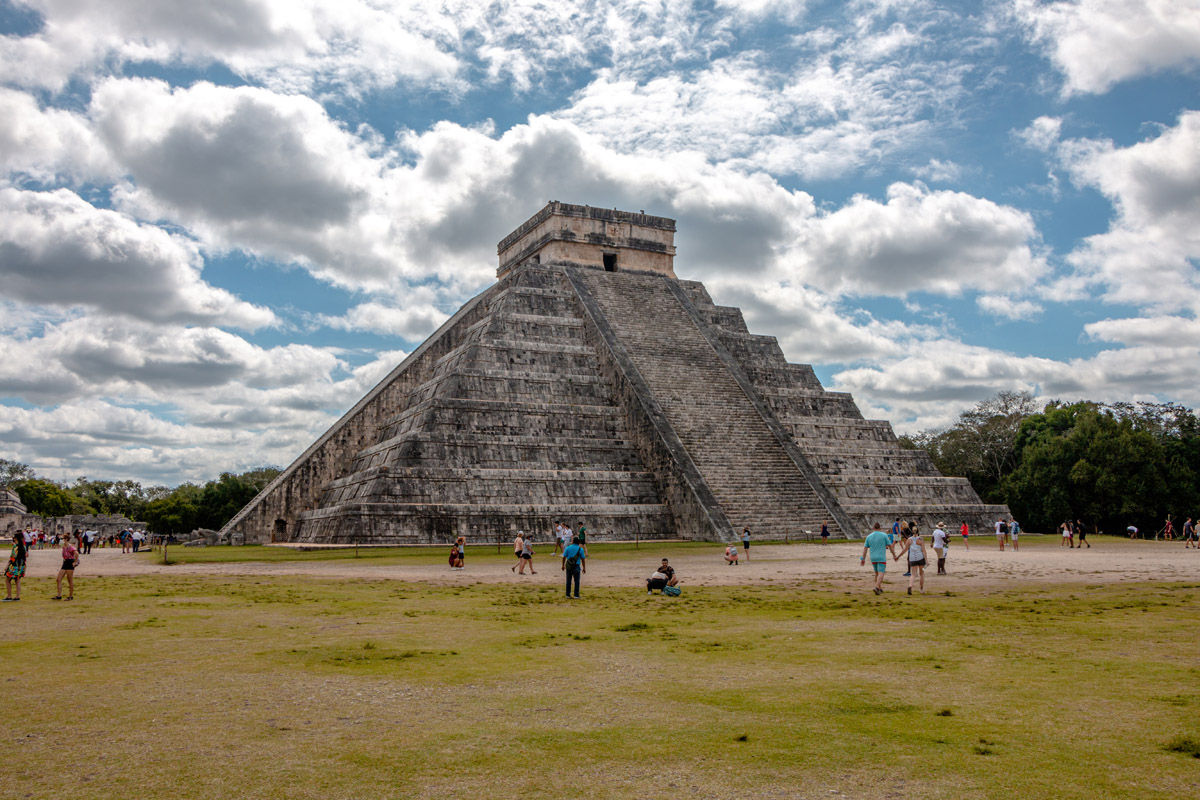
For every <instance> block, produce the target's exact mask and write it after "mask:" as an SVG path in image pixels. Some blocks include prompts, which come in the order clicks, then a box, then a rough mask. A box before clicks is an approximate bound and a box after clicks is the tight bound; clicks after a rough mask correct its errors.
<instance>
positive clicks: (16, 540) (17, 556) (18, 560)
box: [0, 531, 29, 603]
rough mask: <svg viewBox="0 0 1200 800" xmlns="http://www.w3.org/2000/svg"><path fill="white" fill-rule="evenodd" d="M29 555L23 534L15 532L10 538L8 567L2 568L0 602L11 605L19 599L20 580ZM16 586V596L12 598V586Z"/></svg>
mask: <svg viewBox="0 0 1200 800" xmlns="http://www.w3.org/2000/svg"><path fill="white" fill-rule="evenodd" d="M28 555H29V548H28V547H27V546H26V545H25V534H23V533H22V532H21V531H17V532H16V533H14V534H13V537H12V550H11V551H9V554H8V566H7V567H5V568H4V595H5V596H4V600H3V601H0V602H5V603H12V602H16V601H17V600H20V599H21V578H24V577H25V561H26V559H27V558H28ZM14 584H15V586H16V590H17V595H16V597H13V586H14Z"/></svg>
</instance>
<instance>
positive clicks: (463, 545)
mask: <svg viewBox="0 0 1200 800" xmlns="http://www.w3.org/2000/svg"><path fill="white" fill-rule="evenodd" d="M454 549H455V550H457V551H458V564H456V565H455V566H457V567H458V568H459V569H462V568H463V567H464V566H465V565H466V561H467V537H465V536H460V537H458V538H457V539H455V540H454Z"/></svg>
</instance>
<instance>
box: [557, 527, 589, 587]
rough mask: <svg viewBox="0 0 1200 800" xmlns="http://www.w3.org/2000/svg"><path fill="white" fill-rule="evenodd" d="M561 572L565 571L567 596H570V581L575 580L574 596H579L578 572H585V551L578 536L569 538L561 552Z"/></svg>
mask: <svg viewBox="0 0 1200 800" xmlns="http://www.w3.org/2000/svg"><path fill="white" fill-rule="evenodd" d="M562 568H563V572H565V573H567V597H570V596H571V581H574V582H575V597H579V574H580V572H587V551H586V550H584V549H583V547H581V546H580V544H579V537H578V536H574V537H572V538H571V543H570V544H569V545H567V547H566V549H564V550H563V554H562Z"/></svg>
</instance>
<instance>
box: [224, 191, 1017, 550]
mask: <svg viewBox="0 0 1200 800" xmlns="http://www.w3.org/2000/svg"><path fill="white" fill-rule="evenodd" d="M581 226H582V227H581ZM588 226H591V227H588ZM622 226H623V227H622ZM585 228H587V230H584V229H585ZM592 228H594V230H593V229H592ZM673 235H674V222H673V221H672V220H665V219H663V218H658V217H648V216H646V215H641V214H628V213H626V212H616V211H613V212H610V211H608V210H604V209H589V208H588V207H586V206H566V205H564V204H557V203H552V204H551V205H549V206H547V208H546V209H543V210H542V211H541V212H539V214H538V215H535V216H534V217H533V218H532V219H531V220H530V221H528V222H527V223H525V224H524V225H522V226H521V227H520V228H519V229H518V230H517V231H515V232H514V233H513V234H512V235H510V236H509V237H507V238H506V239H505V240H504V241H503V242H501V245H500V248H499V251H500V255H501V269H500V276H501V277H500V280H499V282H498V283H497V284H496V285H494V286H493V287H491V288H490V289H488V290H487V291H485V292H484V293H483V294H481V295H479V296H478V297H476V298H474V299H473V300H471V301H470V302H468V303H467V304H466V305H465V306H464V307H463V308H462V309H461V310H460V311H459V312H458V313H457V314H456V315H455V316H454V317H452V318H451V319H450V320H449V321H448V322H447V323H446V324H445V325H443V326H442V328H441V329H439V330H438V331H437V332H436V333H435V334H434V335H433V336H432V337H430V339H428V340H427V341H426V342H425V343H424V344H422V345H421V347H419V348H418V349H417V350H416V351H414V352H413V354H412V355H410V356H409V357H408V358H407V359H405V360H404V362H403V363H402V364H401V365H400V366H399V367H397V368H396V370H394V371H393V372H392V374H391V375H389V376H388V377H387V378H386V379H385V380H384V381H383V382H382V383H381V384H380V385H379V386H377V387H376V388H375V389H374V390H372V392H371V393H370V394H368V395H367V397H366V398H364V399H363V400H362V401H361V402H360V403H359V404H358V405H356V406H355V407H354V408H353V409H351V410H350V412H348V413H347V414H346V415H345V416H344V417H343V418H342V419H341V420H340V421H339V422H338V423H337V424H336V425H335V426H334V427H333V428H331V429H330V430H329V431H328V432H327V433H326V434H325V435H324V436H322V437H321V438H320V439H319V440H318V441H317V442H316V443H315V444H314V445H313V446H312V447H310V448H309V449H308V450H307V451H306V452H305V453H304V454H303V455H302V456H301V457H300V458H299V459H297V461H296V462H295V463H294V464H292V465H291V466H290V467H288V469H286V470H285V471H284V472H283V473H282V474H281V475H280V476H279V477H278V478H277V479H276V480H275V481H274V482H273V483H272V484H271V485H270V486H268V487H267V489H266V490H264V491H263V493H262V494H260V495H259V497H257V498H255V500H254V501H253V502H251V503H250V504H249V505H248V506H247V507H246V508H245V509H243V510H242V511H241V512H239V514H238V515H237V516H236V517H234V519H233V520H232V521H231V522H230V524H229V525H227V526H226V527H225V529H224V530H223V531H222V533H223V534H224V535H226V536H228V535H232V536H234V537H238V536H244V537H245V540H246V541H256V542H264V541H272V540H290V541H303V542H314V543H317V542H330V543H349V542H360V543H408V542H411V543H431V542H448V541H451V540H453V539H454V538H455V537H457V536H460V535H462V536H467V537H468V539H470V540H472V541H475V542H480V541H484V542H495V541H504V540H508V539H510V538H511V537H512V535H513V534H514V533H515V531H516V530H518V529H521V530H524V531H526V532H532V533H535V534H537V535H543V536H544V535H546V534H547V533H548V531H549V530H550V529H551V527H552V526H553V524H554V522H555V521H557V520H561V521H563V522H567V523H569V524H571V525H572V526H574V527H576V528H577V527H578V526H579V525H581V524H583V525H586V526H587V527H588V529H589V533H590V535H591V536H592V537H593V538H594V539H606V538H620V539H627V538H629V539H631V538H634V537H635V536H636V537H642V538H653V537H663V536H681V537H685V538H700V539H729V538H731V537H733V536H734V535H735V534H736V532H737V531H740V530H741V528H742V526H744V525H745V526H749V527H750V528H751V529H752V530H754V531H756V532H757V533H759V534H770V533H775V534H783V533H788V534H790V535H793V536H800V535H804V534H805V533H815V532H816V531H818V530H819V529H820V525H821V523H822V521H823V520H825V521H828V523H829V525H830V527H831V528H832V529H833V531H834V532H835V533H840V534H842V535H846V536H855V537H857V536H861V535H863V533H865V531H866V529H867V528H869V526H870V523H872V522H874V521H878V522H887V521H890V519H892V518H894V517H896V516H902V517H905V518H913V519H917V520H918V521H920V522H922V523H923V524H925V525H929V524H932V523H933V522H936V521H941V520H942V519H944V521H946V522H948V523H950V524H956V523H957V522H958V521H959V520H960V519H965V520H967V521H969V522H970V523H971V524H972V526H974V527H977V526H979V525H981V524H984V523H985V522H990V520H993V519H995V518H996V516H997V515H999V514H1002V513H1004V514H1006V513H1007V509H1005V508H1004V507H1002V506H985V505H983V504H981V503H980V502H979V498H978V497H977V496H976V495H975V493H974V491H973V490H971V487H970V486H969V485H968V484H967V483H966V482H965V481H963V480H961V479H948V478H944V477H942V476H941V475H939V474H938V473H937V471H936V469H934V467H933V464H932V462H931V461H930V460H929V458H928V456H927V455H926V454H924V453H921V452H916V451H908V450H903V449H902V448H900V446H899V444H898V443H897V441H896V437H895V435H894V433H893V432H892V429H891V426H890V425H889V424H888V423H887V422H884V421H878V420H865V419H863V417H862V414H861V413H860V412H859V410H858V407H857V406H856V405H855V403H854V400H853V398H851V397H850V396H849V395H848V394H845V393H840V392H827V391H825V390H824V388H823V387H822V386H821V384H820V381H818V380H817V378H816V375H815V374H814V373H813V371H812V368H811V367H809V366H807V365H799V364H788V363H787V361H786V359H785V358H784V356H783V353H782V351H781V350H780V349H779V345H778V343H777V342H776V340H775V339H774V338H773V337H769V336H757V335H754V334H751V333H750V332H749V331H747V329H746V324H745V320H744V319H743V318H742V315H741V312H740V311H738V310H737V309H736V308H730V307H725V306H716V305H714V304H713V302H712V300H711V298H710V297H709V296H708V293H707V292H706V291H705V290H704V287H703V286H702V285H700V284H699V283H695V282H691V281H679V280H677V279H676V278H675V277H674V272H673V264H672V261H671V259H672V256H673V254H674V247H673ZM568 245H569V247H568ZM613 248H618V249H619V253H618V255H617V257H616V259H615V260H612V259H606V258H604V256H607V255H609V254H610V251H612V250H613ZM631 265H632V266H633V267H635V269H630V266H631Z"/></svg>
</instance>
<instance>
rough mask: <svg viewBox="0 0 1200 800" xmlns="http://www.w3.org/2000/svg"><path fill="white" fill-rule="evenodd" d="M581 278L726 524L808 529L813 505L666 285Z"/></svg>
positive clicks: (627, 278)
mask: <svg viewBox="0 0 1200 800" xmlns="http://www.w3.org/2000/svg"><path fill="white" fill-rule="evenodd" d="M580 272H581V274H583V279H584V280H585V282H586V285H587V286H588V289H589V291H590V292H591V294H592V296H593V297H594V298H595V299H596V301H597V303H598V304H599V306H600V308H601V310H602V311H603V313H604V314H605V316H606V318H607V320H608V323H609V325H610V326H611V327H612V329H613V330H614V332H615V333H616V335H617V337H618V338H619V339H620V342H621V344H622V346H623V347H624V348H625V350H626V351H627V352H628V353H629V356H630V358H631V359H632V361H633V363H634V366H635V367H636V369H637V370H638V372H639V373H640V374H641V376H642V378H643V379H644V380H645V381H646V383H647V384H648V385H649V387H650V390H651V392H652V393H653V395H654V397H655V399H656V400H657V401H658V402H659V404H660V405H661V407H662V409H663V411H664V412H665V413H666V415H667V418H668V421H669V422H670V424H671V427H672V428H673V429H674V431H675V433H676V434H677V435H678V436H679V438H680V440H681V442H682V443H683V445H684V446H685V448H686V449H687V451H688V453H689V455H690V456H691V459H692V461H693V462H694V463H695V464H696V466H697V468H699V470H700V472H701V475H702V476H703V477H704V478H705V482H706V483H707V484H708V487H709V489H710V490H711V491H712V493H713V495H714V496H715V497H716V499H717V501H718V503H719V504H720V506H721V508H722V510H723V511H724V512H725V514H726V516H727V517H728V518H729V519H730V521H731V522H734V523H735V524H736V520H738V519H753V520H754V521H755V523H756V524H762V521H763V520H767V519H769V520H773V524H774V525H776V526H779V525H785V526H786V525H793V524H797V523H799V524H811V521H810V520H808V519H805V518H808V517H811V516H812V511H811V510H810V509H812V508H820V507H823V506H822V504H821V502H820V499H819V498H818V497H817V496H816V494H815V492H813V490H812V488H811V487H810V486H809V485H808V484H807V481H805V479H804V477H803V476H802V475H801V474H800V472H799V470H798V469H797V467H796V465H795V463H794V462H793V461H792V459H791V457H790V456H789V455H788V454H787V452H786V451H785V450H784V449H783V447H782V446H781V445H780V443H779V441H778V439H776V438H775V435H774V433H773V432H772V431H771V429H770V428H769V427H768V425H767V424H766V422H765V421H764V420H763V418H762V417H761V415H760V414H759V412H758V411H757V410H756V409H755V408H754V406H753V405H752V404H751V403H750V401H749V399H748V398H747V397H746V394H745V392H744V391H743V390H742V388H741V387H740V386H739V385H738V383H737V381H736V380H735V379H734V378H733V376H732V375H731V374H730V372H729V370H728V368H727V367H726V366H725V365H724V363H723V362H721V360H720V358H719V357H718V356H717V354H716V352H715V351H714V350H713V348H712V346H711V345H710V344H709V341H708V340H707V339H706V338H705V337H704V335H703V334H702V333H701V332H700V330H699V329H698V328H697V327H696V323H695V322H694V320H693V319H692V317H691V315H690V314H689V313H688V311H687V310H686V309H685V308H684V306H682V305H681V304H680V302H679V300H678V298H676V297H675V295H674V294H673V293H672V292H671V291H670V290H669V288H668V286H667V285H666V284H665V283H664V280H665V279H663V278H660V277H656V276H631V275H618V276H617V277H611V276H610V275H608V274H606V273H599V272H593V271H583V270H581V271H580ZM584 273H586V274H584ZM756 341H757V340H756ZM737 474H740V475H743V476H745V477H744V479H742V480H737V479H735V478H731V477H729V476H731V475H737Z"/></svg>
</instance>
